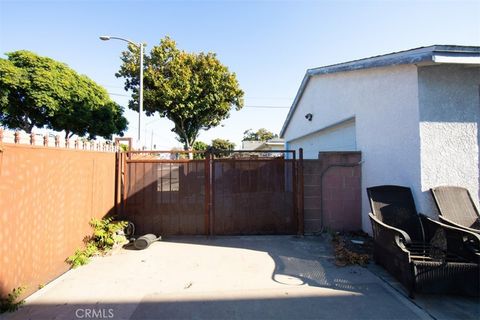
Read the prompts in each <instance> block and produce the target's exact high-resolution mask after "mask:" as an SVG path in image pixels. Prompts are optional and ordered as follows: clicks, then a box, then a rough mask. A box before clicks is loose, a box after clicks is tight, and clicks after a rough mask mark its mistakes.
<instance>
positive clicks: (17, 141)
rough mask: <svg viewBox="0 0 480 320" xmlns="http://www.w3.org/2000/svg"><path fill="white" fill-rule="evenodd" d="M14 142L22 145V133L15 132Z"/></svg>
mask: <svg viewBox="0 0 480 320" xmlns="http://www.w3.org/2000/svg"><path fill="white" fill-rule="evenodd" d="M13 142H14V143H20V131H15V133H14V134H13Z"/></svg>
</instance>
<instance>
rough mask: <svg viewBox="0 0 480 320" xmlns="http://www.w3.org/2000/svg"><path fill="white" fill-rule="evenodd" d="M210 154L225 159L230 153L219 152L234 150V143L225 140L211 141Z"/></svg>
mask: <svg viewBox="0 0 480 320" xmlns="http://www.w3.org/2000/svg"><path fill="white" fill-rule="evenodd" d="M211 148H212V152H213V153H214V154H215V155H216V156H219V157H226V156H229V155H230V152H221V151H231V150H234V149H235V143H233V142H231V141H229V140H225V139H213V140H212V145H211Z"/></svg>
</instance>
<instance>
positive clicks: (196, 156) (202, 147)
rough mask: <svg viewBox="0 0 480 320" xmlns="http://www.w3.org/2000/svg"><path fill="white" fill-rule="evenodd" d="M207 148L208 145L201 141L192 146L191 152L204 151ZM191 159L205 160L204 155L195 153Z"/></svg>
mask: <svg viewBox="0 0 480 320" xmlns="http://www.w3.org/2000/svg"><path fill="white" fill-rule="evenodd" d="M208 148H209V146H208V144H206V143H205V142H203V141H195V143H194V144H193V150H195V151H206V150H207V149H208ZM193 159H205V155H204V154H202V153H195V154H194V155H193Z"/></svg>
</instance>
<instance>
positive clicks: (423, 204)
mask: <svg viewBox="0 0 480 320" xmlns="http://www.w3.org/2000/svg"><path fill="white" fill-rule="evenodd" d="M418 86H419V101H420V138H421V139H420V141H421V190H422V191H423V192H424V193H425V196H424V197H422V198H421V199H419V200H420V201H419V204H418V206H419V207H420V210H422V211H423V212H425V213H426V214H431V215H433V216H435V215H436V208H435V206H434V204H433V201H432V199H431V197H430V195H429V188H431V187H434V186H438V185H458V186H463V187H466V188H468V189H469V190H470V193H471V194H472V196H473V198H474V201H475V202H476V203H477V204H478V198H479V131H478V124H479V120H480V101H479V88H480V68H479V67H467V66H463V65H435V66H428V67H420V68H419V69H418Z"/></svg>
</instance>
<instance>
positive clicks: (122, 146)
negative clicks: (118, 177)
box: [119, 143, 129, 152]
mask: <svg viewBox="0 0 480 320" xmlns="http://www.w3.org/2000/svg"><path fill="white" fill-rule="evenodd" d="M119 146H120V151H123V152H127V151H129V150H128V149H129V148H128V145H126V144H123V143H120V145H119Z"/></svg>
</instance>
